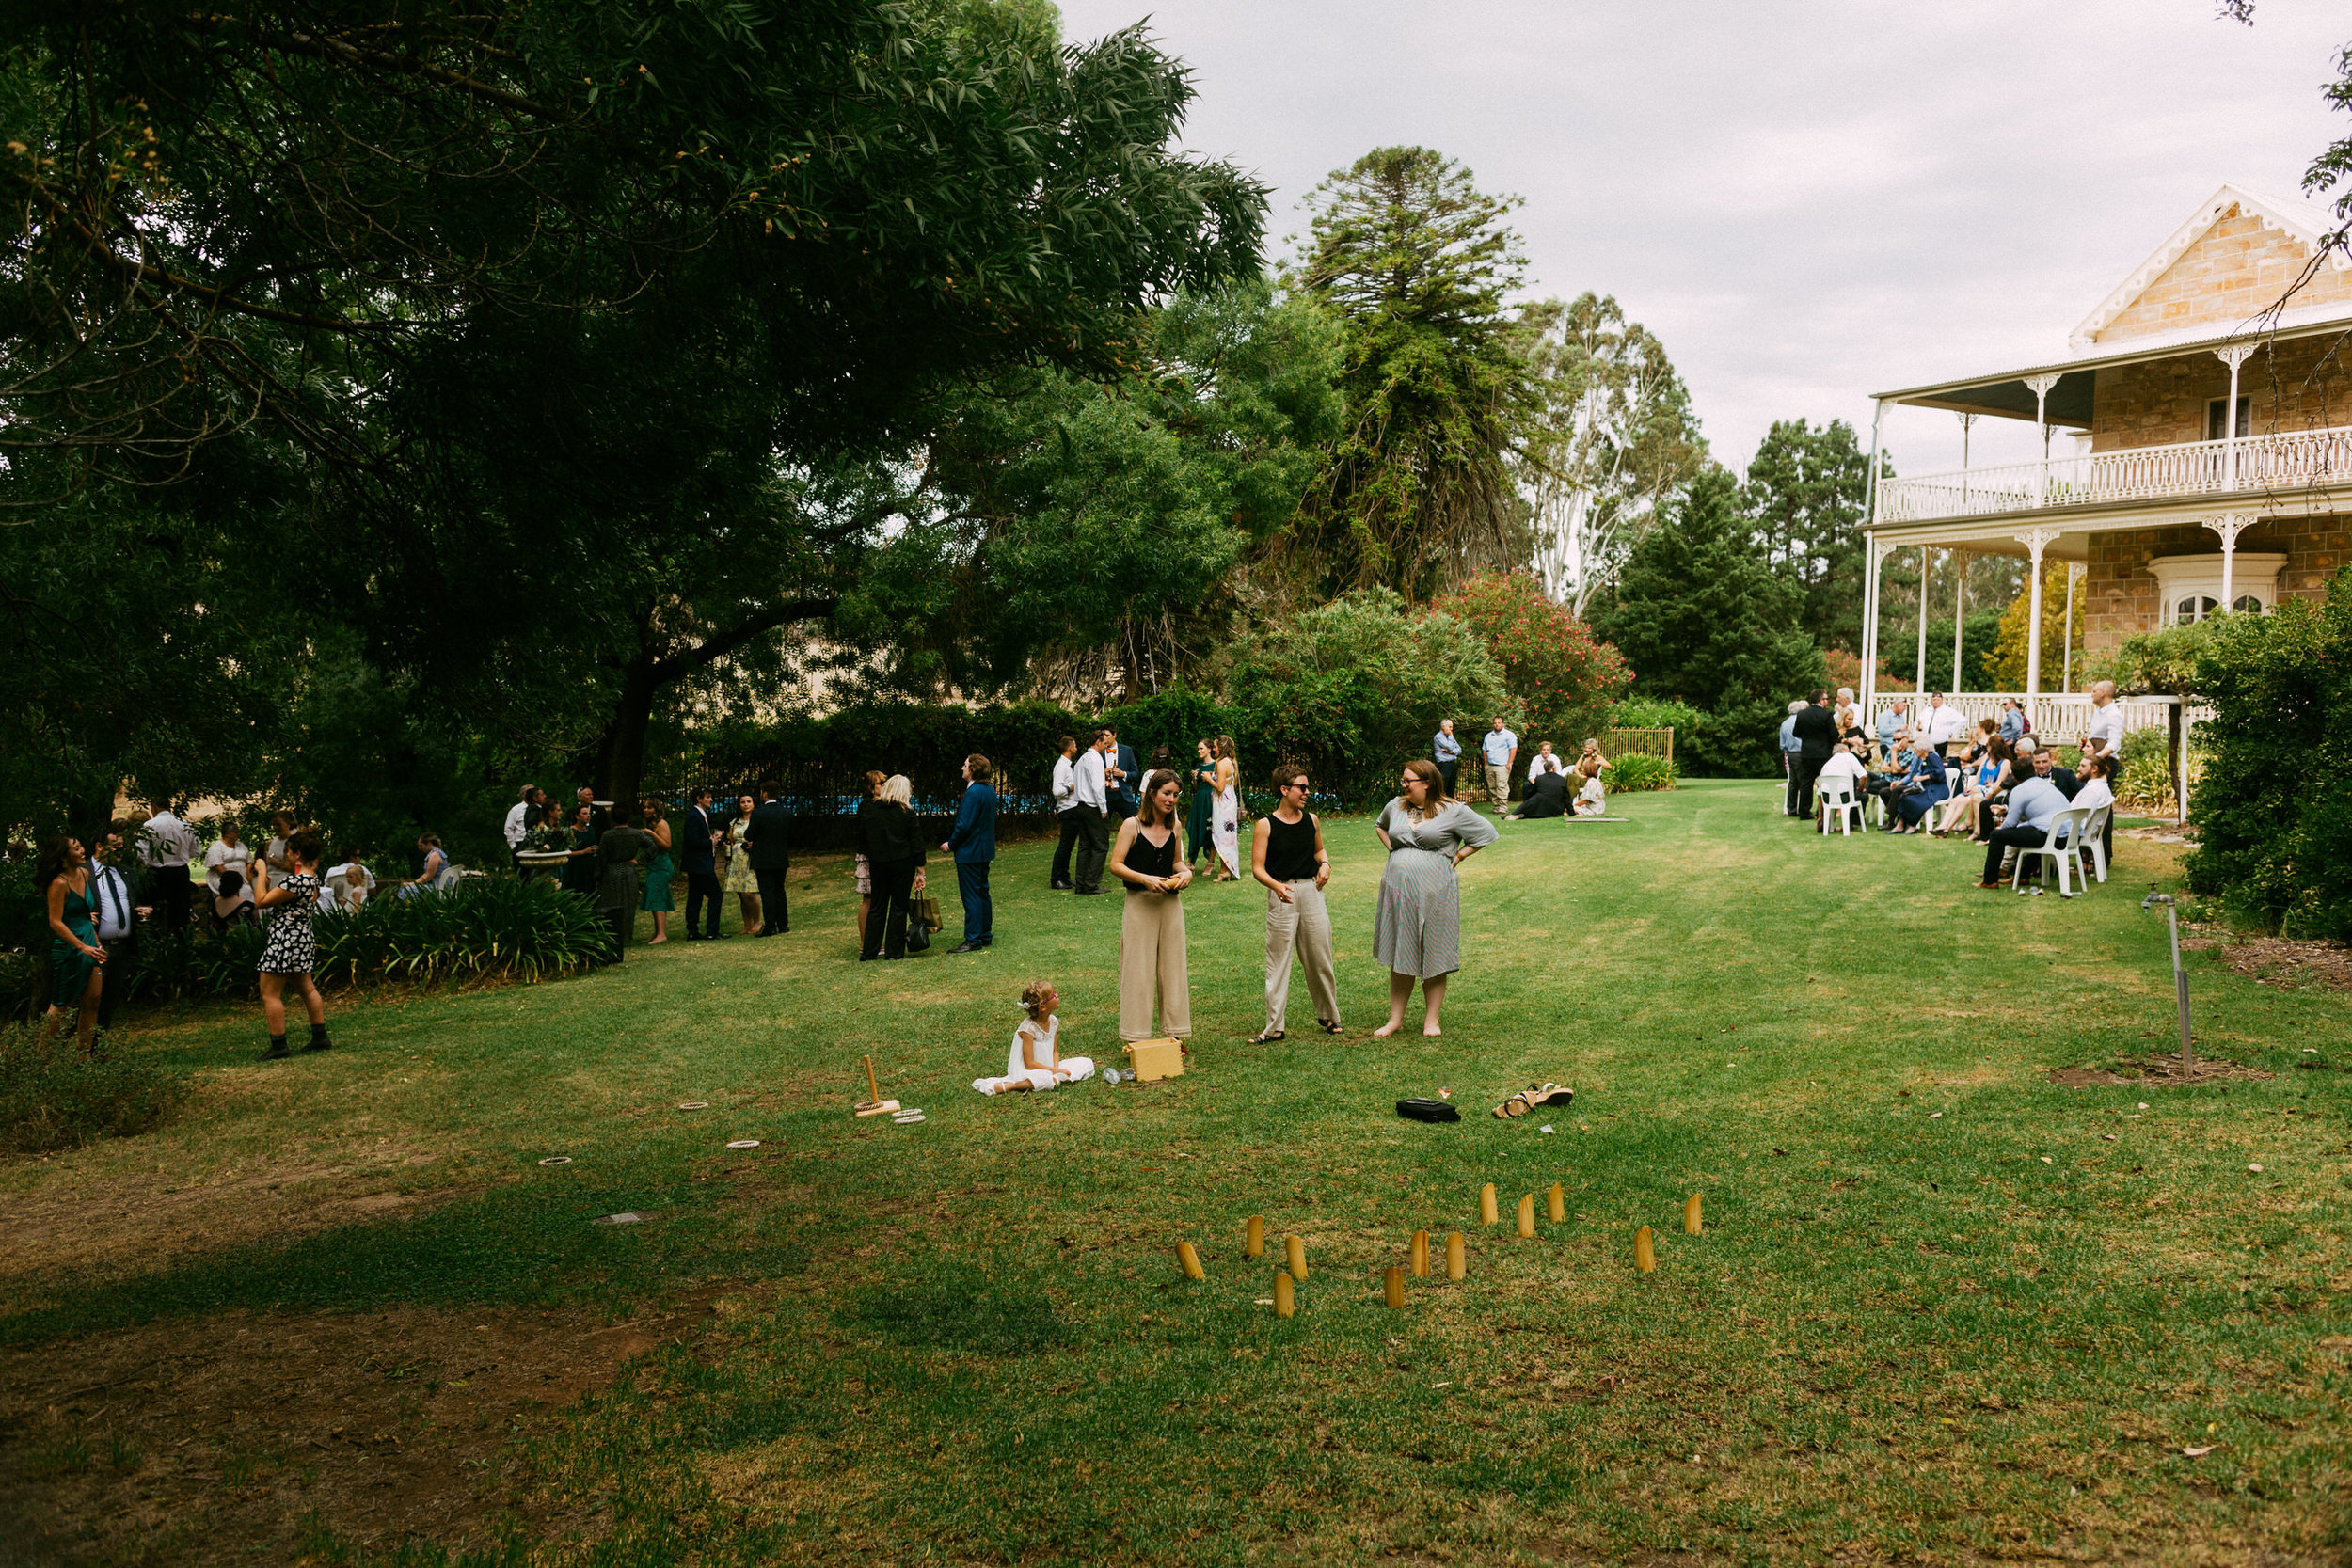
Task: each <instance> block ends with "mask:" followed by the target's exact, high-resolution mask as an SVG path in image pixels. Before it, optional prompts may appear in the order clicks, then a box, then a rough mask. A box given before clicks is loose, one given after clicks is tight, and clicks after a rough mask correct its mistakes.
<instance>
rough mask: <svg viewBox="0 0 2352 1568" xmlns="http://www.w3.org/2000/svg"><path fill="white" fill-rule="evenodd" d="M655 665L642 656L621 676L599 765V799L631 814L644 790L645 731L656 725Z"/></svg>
mask: <svg viewBox="0 0 2352 1568" xmlns="http://www.w3.org/2000/svg"><path fill="white" fill-rule="evenodd" d="M654 664H655V660H654V658H653V657H652V656H651V655H650V654H639V655H638V656H637V657H635V658H633V659H631V660H630V661H629V663H628V668H626V669H625V670H623V671H622V672H621V689H620V693H619V695H618V696H617V697H615V698H614V699H613V704H612V722H611V723H610V724H608V725H606V726H605V731H604V744H603V745H602V746H601V747H600V748H599V752H600V754H599V756H598V758H597V762H596V789H597V794H598V796H599V797H600V798H601V799H603V800H610V801H612V803H613V804H614V805H615V806H626V807H628V808H629V810H630V811H631V812H634V811H635V810H636V806H637V802H638V800H639V799H640V798H641V792H642V791H643V789H644V783H645V730H646V727H647V726H648V725H649V724H650V723H651V722H652V721H653V698H654V693H655V692H656V691H657V690H659V689H660V685H661V681H660V673H659V672H658V671H656V669H655V668H654Z"/></svg>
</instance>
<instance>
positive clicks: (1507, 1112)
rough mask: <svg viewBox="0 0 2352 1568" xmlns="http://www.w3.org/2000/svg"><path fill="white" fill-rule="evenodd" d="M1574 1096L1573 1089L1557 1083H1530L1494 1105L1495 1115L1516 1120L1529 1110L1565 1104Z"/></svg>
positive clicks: (1508, 1119) (1503, 1118)
mask: <svg viewBox="0 0 2352 1568" xmlns="http://www.w3.org/2000/svg"><path fill="white" fill-rule="evenodd" d="M1575 1098H1576V1091H1575V1090H1574V1089H1564V1088H1562V1087H1561V1086H1560V1085H1557V1084H1551V1083H1544V1084H1530V1085H1527V1087H1525V1088H1523V1089H1521V1090H1520V1091H1519V1092H1518V1093H1517V1094H1515V1095H1513V1096H1512V1097H1511V1098H1510V1099H1508V1100H1506V1101H1503V1102H1502V1104H1500V1105H1498V1106H1496V1107H1495V1115H1496V1116H1497V1117H1500V1118H1501V1119H1502V1120H1504V1121H1516V1120H1518V1118H1519V1117H1523V1116H1525V1115H1527V1113H1528V1112H1530V1111H1534V1110H1541V1109H1544V1108H1546V1107H1549V1106H1553V1105H1565V1104H1567V1103H1568V1102H1569V1101H1572V1100H1574V1099H1575Z"/></svg>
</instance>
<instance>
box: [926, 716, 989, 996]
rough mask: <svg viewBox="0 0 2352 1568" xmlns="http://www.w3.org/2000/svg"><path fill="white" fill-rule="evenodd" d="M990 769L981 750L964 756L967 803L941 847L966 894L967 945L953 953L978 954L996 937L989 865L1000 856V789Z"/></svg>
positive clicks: (960, 890) (964, 804)
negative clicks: (991, 779) (990, 779)
mask: <svg viewBox="0 0 2352 1568" xmlns="http://www.w3.org/2000/svg"><path fill="white" fill-rule="evenodd" d="M990 771H991V769H990V768H989V764H988V759H987V758H986V757H984V756H982V755H980V754H979V752H973V753H972V754H971V755H970V756H968V757H966V758H964V759H963V777H964V781H965V782H964V791H963V803H962V804H961V805H959V806H958V807H957V808H956V825H955V828H954V829H953V830H952V831H951V832H949V833H948V834H947V842H946V843H945V844H943V845H941V846H940V847H941V848H942V849H945V850H947V851H949V852H950V853H952V854H953V855H954V856H955V857H956V890H957V891H958V892H959V893H961V894H962V895H963V944H962V945H961V946H960V947H955V948H951V949H949V951H950V952H956V953H977V952H978V951H979V950H980V949H981V948H983V947H986V946H987V945H988V944H989V943H991V942H994V941H995V940H996V931H995V925H996V905H995V902H994V901H993V899H991V898H990V897H989V895H988V866H989V863H990V862H991V861H993V860H994V859H995V858H996V789H995V786H994V785H993V784H990V783H989V782H988V777H989V773H990Z"/></svg>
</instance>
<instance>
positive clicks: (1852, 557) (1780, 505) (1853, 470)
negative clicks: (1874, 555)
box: [1740, 418, 1870, 648]
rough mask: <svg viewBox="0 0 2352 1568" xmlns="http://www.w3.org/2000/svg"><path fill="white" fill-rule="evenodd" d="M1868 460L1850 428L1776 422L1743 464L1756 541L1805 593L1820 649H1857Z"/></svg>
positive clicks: (1744, 494)
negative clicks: (1745, 469) (1817, 427)
mask: <svg viewBox="0 0 2352 1568" xmlns="http://www.w3.org/2000/svg"><path fill="white" fill-rule="evenodd" d="M1869 472H1870V470H1869V462H1868V460H1867V458H1865V457H1864V456H1863V453H1862V448H1861V446H1860V444H1859V443H1858V442H1857V441H1856V440H1855V439H1854V433H1853V427H1852V426H1851V425H1850V424H1848V423H1847V422H1846V421H1845V420H1830V421H1829V422H1828V423H1827V424H1825V425H1822V426H1820V428H1819V429H1816V428H1815V427H1814V426H1812V425H1811V424H1809V423H1807V422H1806V421H1805V420H1804V419H1802V418H1799V419H1794V420H1773V421H1772V428H1771V429H1770V430H1768V431H1766V432H1765V433H1764V439H1763V440H1762V441H1760V442H1759V443H1757V445H1756V456H1755V458H1754V459H1753V460H1752V461H1751V462H1750V463H1749V464H1748V472H1747V481H1746V483H1744V484H1743V485H1742V486H1741V487H1740V500H1741V503H1742V504H1743V505H1744V506H1745V507H1746V509H1747V513H1748V516H1749V517H1750V519H1751V520H1752V521H1753V523H1754V524H1755V529H1756V545H1757V547H1758V548H1760V549H1761V550H1762V551H1763V553H1764V559H1765V560H1766V561H1767V562H1770V563H1771V565H1772V569H1773V570H1774V571H1775V572H1778V573H1779V574H1780V575H1781V576H1782V577H1784V578H1788V580H1789V581H1790V582H1792V583H1794V584H1795V585H1796V586H1797V588H1798V590H1799V592H1800V593H1801V594H1802V595H1803V601H1804V608H1803V610H1802V611H1801V612H1800V613H1801V624H1802V625H1803V626H1804V629H1805V631H1806V632H1807V633H1809V634H1810V635H1811V636H1812V638H1813V640H1814V641H1816V642H1818V643H1820V645H1821V646H1823V647H1825V648H1859V647H1861V646H1862V577H1863V560H1862V557H1863V549H1862V524H1863V520H1864V519H1863V512H1862V508H1863V499H1864V495H1865V492H1866V490H1867V484H1868V482H1869Z"/></svg>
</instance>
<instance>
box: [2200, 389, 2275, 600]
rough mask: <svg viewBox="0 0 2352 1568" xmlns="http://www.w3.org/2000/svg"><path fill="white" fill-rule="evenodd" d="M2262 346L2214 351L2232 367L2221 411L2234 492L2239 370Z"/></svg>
mask: <svg viewBox="0 0 2352 1568" xmlns="http://www.w3.org/2000/svg"><path fill="white" fill-rule="evenodd" d="M2261 346H2262V345H2261V344H2260V343H2231V344H2229V345H2228V346H2226V347H2223V348H2217V349H2215V350H2214V351H2213V352H2214V357H2216V358H2217V359H2219V360H2220V361H2221V362H2222V363H2223V364H2225V365H2227V366H2229V367H2230V401H2229V403H2228V404H2227V405H2226V406H2224V407H2223V409H2222V410H2221V432H2222V436H2223V438H2224V439H2225V440H2227V441H2228V442H2229V444H2230V478H2229V484H2228V488H2230V489H2233V490H2234V489H2236V488H2237V368H2238V367H2239V366H2240V365H2243V364H2245V363H2246V361H2247V360H2249V358H2251V357H2253V354H2254V351H2255V350H2256V349H2258V348H2260V347H2261ZM2272 367H2273V369H2274V370H2275V369H2276V368H2277V361H2275V360H2274V361H2272ZM2229 607H2230V596H2229V595H2228V594H2223V595H2222V596H2221V608H2223V609H2224V610H2227V609H2228V608H2229Z"/></svg>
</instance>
